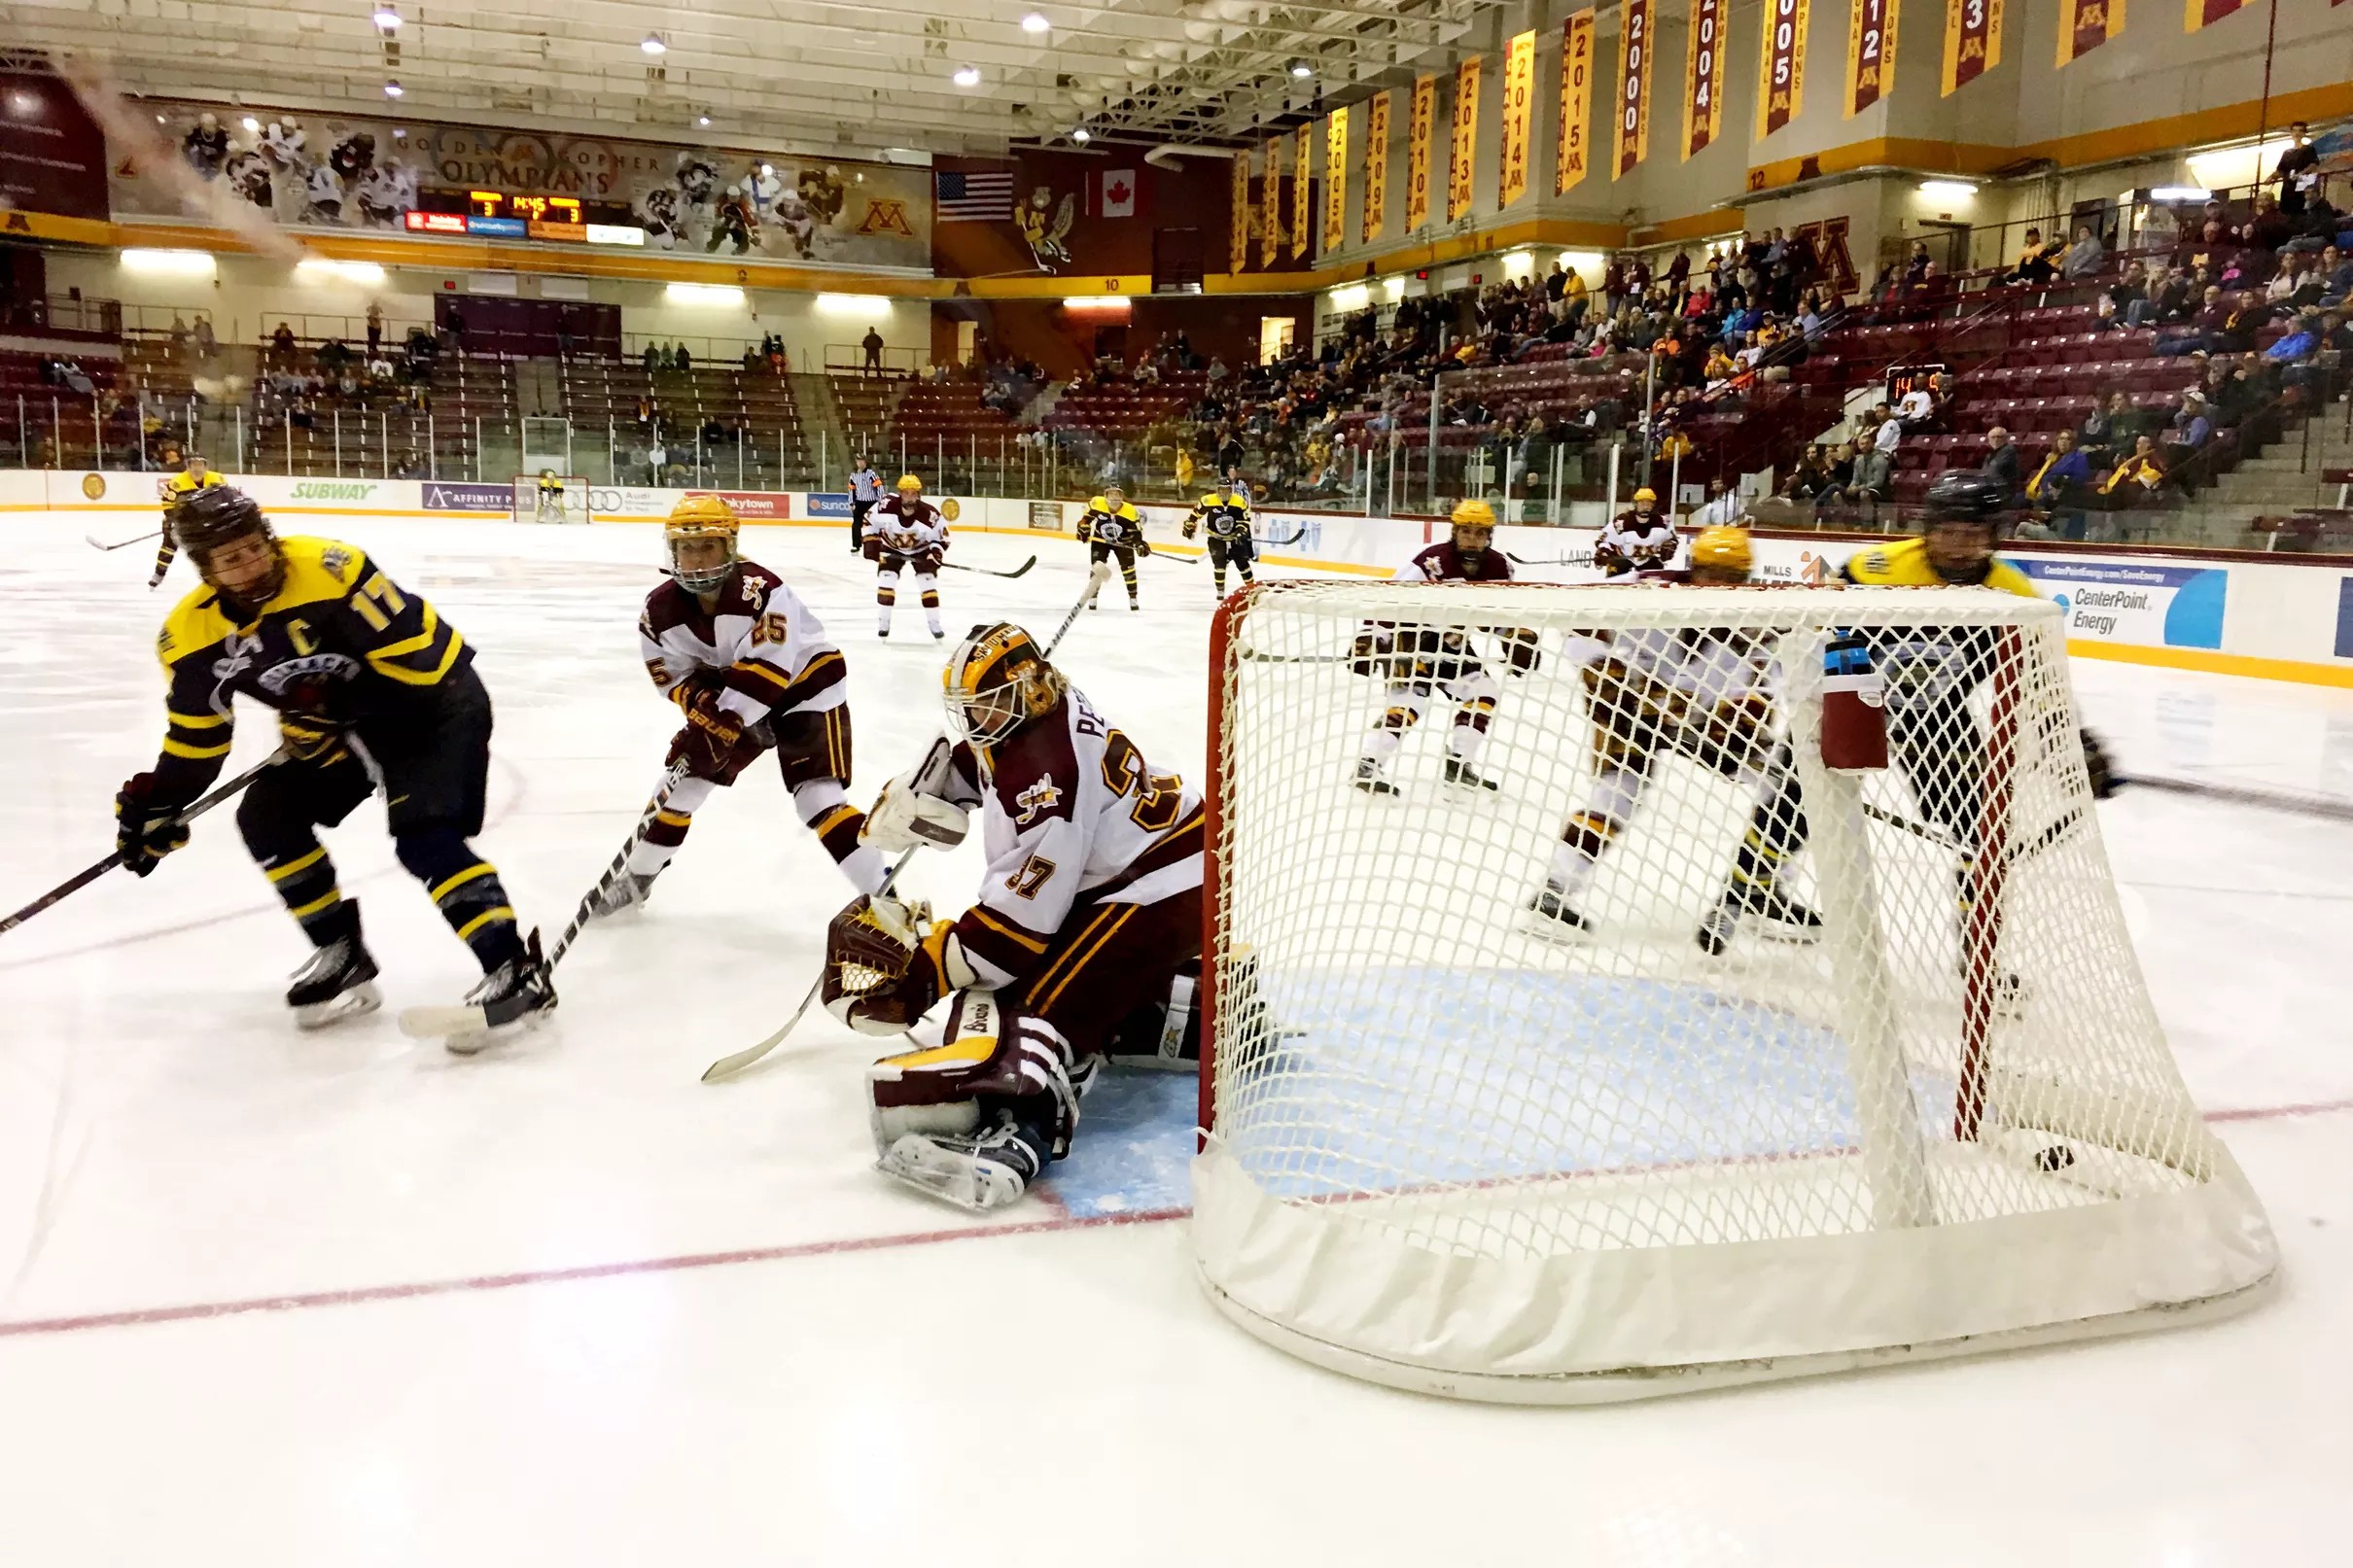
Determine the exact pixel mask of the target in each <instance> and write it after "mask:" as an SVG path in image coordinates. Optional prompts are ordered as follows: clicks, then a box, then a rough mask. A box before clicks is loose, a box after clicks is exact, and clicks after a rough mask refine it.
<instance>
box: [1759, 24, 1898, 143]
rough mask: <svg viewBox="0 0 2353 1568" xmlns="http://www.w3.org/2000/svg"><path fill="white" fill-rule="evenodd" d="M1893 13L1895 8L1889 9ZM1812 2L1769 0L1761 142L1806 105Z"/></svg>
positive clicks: (1762, 69)
mask: <svg viewBox="0 0 2353 1568" xmlns="http://www.w3.org/2000/svg"><path fill="white" fill-rule="evenodd" d="M1889 9H1890V10H1892V9H1893V7H1890V8H1889ZM1810 11H1811V5H1810V0H1765V43H1764V46H1763V49H1762V51H1761V53H1762V55H1763V60H1762V63H1761V64H1760V65H1759V67H1758V71H1757V140H1759V141H1763V140H1764V139H1765V138H1766V137H1768V136H1770V135H1772V134H1773V133H1774V131H1776V130H1779V129H1780V128H1781V127H1782V126H1783V125H1786V124H1788V123H1789V122H1791V121H1793V120H1795V119H1797V118H1798V111H1799V110H1800V109H1802V108H1803V107H1805V102H1806V28H1807V25H1808V23H1809V21H1810V20H1811V19H1812V18H1811V16H1810Z"/></svg>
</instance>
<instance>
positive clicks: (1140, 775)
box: [940, 691, 1204, 986]
mask: <svg viewBox="0 0 2353 1568" xmlns="http://www.w3.org/2000/svg"><path fill="white" fill-rule="evenodd" d="M940 793H941V795H942V796H943V798H945V799H948V800H951V801H954V802H955V803H956V804H958V805H960V806H966V807H970V806H975V805H976V806H978V807H980V821H981V843H982V846H983V847H984V848H985V849H986V851H987V853H988V857H989V869H988V872H987V874H986V875H985V876H984V877H983V878H982V879H981V885H980V898H979V901H978V902H976V903H974V904H973V905H972V907H971V908H969V909H967V910H966V911H965V912H964V914H963V915H962V916H961V917H959V918H958V920H957V922H956V939H957V942H958V943H959V944H960V945H961V946H962V947H963V948H964V951H965V954H966V957H967V958H970V959H971V960H972V966H973V968H974V969H975V970H976V971H977V972H978V973H979V975H980V977H981V979H982V980H983V981H985V982H986V983H987V984H989V985H992V986H1002V985H1009V984H1011V983H1012V982H1013V981H1015V980H1017V979H1019V978H1021V977H1022V976H1023V975H1025V974H1028V973H1030V972H1031V971H1033V970H1035V969H1036V966H1037V962H1038V959H1039V958H1040V957H1041V956H1042V955H1043V954H1044V953H1045V950H1046V946H1047V944H1048V942H1049V941H1050V940H1051V939H1052V938H1053V937H1054V935H1055V933H1056V932H1058V931H1060V930H1061V929H1062V928H1063V925H1064V924H1065V923H1067V922H1068V921H1069V920H1070V919H1071V911H1072V910H1073V909H1075V908H1084V909H1087V910H1092V909H1093V908H1095V907H1096V906H1098V905H1102V904H1156V903H1158V902H1160V900H1162V899H1164V898H1169V897H1173V896H1175V895H1176V894H1178V893H1181V892H1184V891H1186V890H1187V889H1196V888H1199V887H1200V886H1201V873H1202V845H1203V842H1204V838H1203V818H1202V811H1201V791H1200V790H1198V789H1195V788H1194V787H1192V786H1191V785H1190V784H1186V783H1185V782H1184V781H1183V780H1182V779H1180V778H1178V777H1177V776H1176V774H1173V773H1163V772H1161V771H1160V770H1158V769H1156V768H1154V767H1152V766H1151V765H1150V764H1149V763H1147V762H1146V761H1145V760H1144V758H1143V753H1142V752H1141V751H1139V750H1138V749H1136V743H1135V742H1133V741H1131V740H1129V739H1128V738H1127V737H1126V736H1125V735H1123V734H1121V733H1120V732H1119V731H1118V730H1116V729H1114V728H1112V727H1111V725H1110V724H1109V723H1108V722H1107V721H1106V719H1105V718H1104V717H1103V715H1102V714H1098V713H1096V712H1095V709H1094V707H1093V705H1092V704H1090V703H1089V702H1088V701H1087V700H1086V698H1085V697H1084V696H1082V695H1081V694H1080V693H1078V692H1076V691H1071V692H1069V693H1067V694H1066V695H1065V696H1064V698H1063V700H1062V702H1061V703H1060V704H1059V705H1058V706H1056V707H1055V708H1054V710H1053V711H1052V712H1050V713H1048V714H1044V715H1043V716H1041V717H1039V718H1037V719H1036V720H1034V721H1033V722H1031V723H1030V724H1028V725H1026V726H1024V727H1023V728H1022V729H1021V730H1020V731H1019V732H1018V733H1017V734H1015V735H1014V737H1013V738H1012V739H1011V740H1009V741H1007V742H1005V743H1004V744H1003V745H1002V746H999V747H995V748H992V749H991V756H990V766H989V767H988V768H986V769H983V768H982V767H981V766H980V765H979V760H978V758H977V757H976V756H975V755H974V753H973V750H972V748H971V746H970V745H969V744H966V745H962V746H959V747H957V748H956V751H955V755H954V759H953V761H952V762H951V763H950V766H949V779H948V783H947V785H946V787H945V788H943V789H942V790H941V791H940Z"/></svg>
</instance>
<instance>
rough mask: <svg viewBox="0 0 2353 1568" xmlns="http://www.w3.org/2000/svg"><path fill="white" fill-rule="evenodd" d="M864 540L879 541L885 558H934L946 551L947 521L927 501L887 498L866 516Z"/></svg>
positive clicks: (937, 509)
mask: <svg viewBox="0 0 2353 1568" xmlns="http://www.w3.org/2000/svg"><path fill="white" fill-rule="evenodd" d="M863 537H864V538H866V539H867V540H879V541H880V542H881V544H882V549H883V553H884V554H885V555H896V556H902V557H905V558H906V559H909V560H915V559H918V558H920V557H923V556H931V557H933V558H934V559H936V558H937V557H939V556H942V555H945V554H946V553H947V551H948V520H947V519H946V518H944V517H942V516H940V514H939V508H938V507H937V506H934V505H931V503H930V502H928V501H924V500H921V499H918V500H916V501H912V502H909V501H905V500H903V499H901V498H900V497H897V496H890V497H887V498H885V499H884V500H883V501H881V502H880V503H878V504H877V505H875V507H874V508H873V510H871V511H869V512H867V513H866V531H865V534H864V536H863Z"/></svg>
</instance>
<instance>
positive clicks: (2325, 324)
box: [2320, 310, 2353, 372]
mask: <svg viewBox="0 0 2353 1568" xmlns="http://www.w3.org/2000/svg"><path fill="white" fill-rule="evenodd" d="M2320 346H2321V348H2322V349H2324V350H2327V351H2331V352H2334V353H2335V355H2336V356H2337V367H2338V369H2339V371H2340V372H2341V371H2342V370H2343V369H2345V368H2346V362H2347V361H2348V360H2353V326H2347V325H2346V323H2345V318H2344V316H2343V315H2342V314H2341V313H2340V312H2337V311H2334V310H2324V311H2322V312H2321V313H2320Z"/></svg>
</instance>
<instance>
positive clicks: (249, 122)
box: [237, 115, 262, 130]
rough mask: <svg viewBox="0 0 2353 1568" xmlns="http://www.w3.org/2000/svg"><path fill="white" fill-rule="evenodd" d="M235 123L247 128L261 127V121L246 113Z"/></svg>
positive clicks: (258, 128)
mask: <svg viewBox="0 0 2353 1568" xmlns="http://www.w3.org/2000/svg"><path fill="white" fill-rule="evenodd" d="M237 123H238V124H240V125H243V126H244V127H245V128H246V129H247V130H260V129H261V128H262V122H260V121H258V120H256V119H254V117H253V116H251V115H247V116H246V117H245V118H244V119H243V120H240V121H238V122H237Z"/></svg>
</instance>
